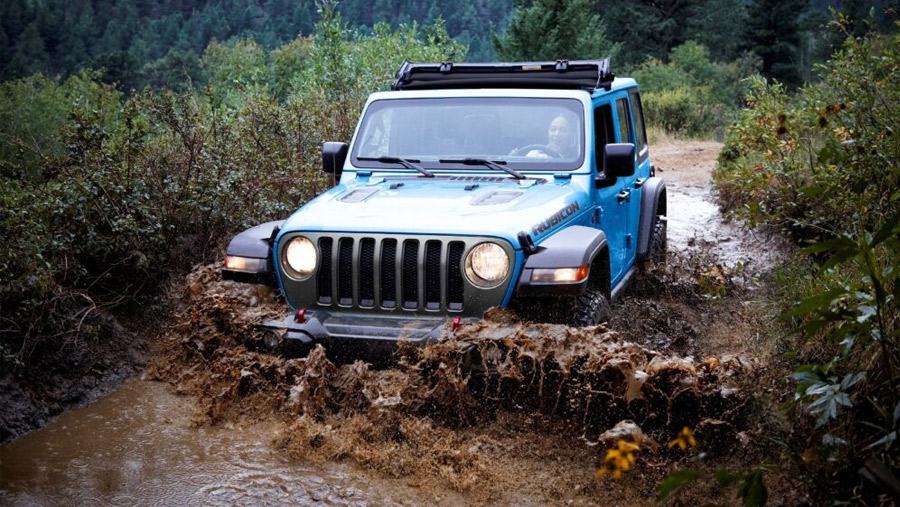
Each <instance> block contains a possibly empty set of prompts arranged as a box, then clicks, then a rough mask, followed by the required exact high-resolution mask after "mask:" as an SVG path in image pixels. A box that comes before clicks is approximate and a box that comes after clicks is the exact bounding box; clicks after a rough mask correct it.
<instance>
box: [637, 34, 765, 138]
mask: <svg viewBox="0 0 900 507" xmlns="http://www.w3.org/2000/svg"><path fill="white" fill-rule="evenodd" d="M752 68H753V60H752V58H751V57H749V56H748V57H745V58H742V59H740V60H737V61H735V62H732V63H730V64H727V65H723V64H717V63H714V62H712V61H711V60H710V56H709V51H708V50H707V48H706V47H705V46H702V45H700V44H698V43H696V42H693V41H688V42H685V43H684V44H682V45H680V46H678V47H676V48H674V49H673V50H672V53H671V54H670V55H669V63H663V62H662V61H660V60H657V59H654V58H651V59H649V60H647V61H645V62H644V63H643V64H641V65H640V66H639V67H638V68H637V69H635V71H634V73H633V75H634V78H635V79H636V80H637V82H638V84H639V85H640V86H641V90H642V99H643V101H644V106H645V107H644V109H645V114H646V116H647V118H646V120H647V123H649V124H650V125H654V126H657V127H660V128H662V129H664V130H665V131H666V132H669V133H673V134H681V135H688V136H697V135H704V134H710V133H715V132H723V131H724V128H725V125H728V124H729V123H731V122H732V121H733V120H734V119H736V118H737V113H738V108H739V106H740V104H741V100H742V98H743V96H744V94H745V93H746V89H745V86H746V85H745V81H744V77H745V76H747V75H749V74H750V73H751V72H752Z"/></svg>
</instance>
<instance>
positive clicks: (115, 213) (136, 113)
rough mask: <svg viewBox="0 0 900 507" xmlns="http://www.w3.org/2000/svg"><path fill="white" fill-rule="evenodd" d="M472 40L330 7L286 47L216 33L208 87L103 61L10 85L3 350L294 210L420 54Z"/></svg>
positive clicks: (103, 308)
mask: <svg viewBox="0 0 900 507" xmlns="http://www.w3.org/2000/svg"><path fill="white" fill-rule="evenodd" d="M463 54H465V48H464V47H461V46H459V45H458V44H456V43H454V42H452V41H451V40H450V39H449V37H448V36H447V34H446V32H445V30H444V28H443V25H442V24H441V23H438V24H437V25H435V26H434V27H426V29H420V28H418V27H416V26H403V27H400V28H399V29H397V30H392V29H390V28H389V27H388V26H387V25H380V26H379V27H377V28H376V30H375V33H374V35H371V36H362V35H359V34H357V33H356V32H353V31H350V30H348V29H347V28H346V26H345V25H344V24H343V23H342V22H341V20H340V18H339V17H337V16H336V15H335V14H334V12H333V11H332V10H330V8H329V9H326V11H325V12H323V19H322V21H321V22H320V23H319V24H318V26H317V33H316V35H315V37H313V38H312V39H298V40H297V41H295V42H293V43H290V44H287V45H285V46H283V47H281V48H278V49H276V50H274V51H271V52H267V51H265V50H263V49H261V47H260V46H259V45H257V44H256V43H254V42H252V41H245V40H239V41H234V42H232V43H229V44H219V43H217V42H213V43H212V44H211V45H210V46H209V48H208V49H207V51H206V52H205V53H204V56H203V60H202V62H201V66H202V69H203V71H204V72H206V73H207V76H206V78H205V80H204V81H205V82H206V85H205V87H204V88H203V89H202V90H195V89H193V88H190V87H188V88H187V89H186V90H184V91H162V92H159V93H157V92H155V91H151V90H149V89H148V90H146V91H144V92H142V93H137V94H134V95H132V96H130V97H124V96H123V95H122V94H121V93H119V92H117V91H116V90H115V89H114V88H112V87H110V86H107V85H103V84H100V83H99V82H98V77H97V76H96V75H91V74H80V75H76V76H74V77H72V78H69V79H67V80H65V81H59V80H54V79H49V78H44V77H41V76H34V77H31V78H28V79H24V80H20V81H13V82H8V83H4V84H2V85H0V87H2V88H0V92H2V93H0V120H2V124H0V204H2V207H0V235H2V237H3V238H5V248H4V249H3V250H0V361H3V362H4V363H10V364H17V365H19V366H27V365H29V364H30V363H31V362H32V359H33V358H34V357H37V356H39V355H40V354H41V353H42V352H44V351H50V352H52V351H53V350H59V349H60V348H61V347H62V346H63V345H64V344H65V343H66V342H67V340H69V339H73V338H76V337H78V336H80V335H83V334H84V333H86V332H92V331H93V330H97V329H99V328H97V326H98V325H99V323H100V322H101V320H98V319H97V317H98V316H100V315H101V314H104V313H105V312H109V311H110V310H113V309H115V308H119V307H123V306H127V305H128V304H129V303H130V302H132V301H133V300H134V298H135V297H137V296H140V295H144V294H153V293H154V289H156V284H157V283H158V282H159V281H160V280H164V279H166V278H167V275H169V274H171V273H174V272H179V271H184V270H186V269H187V268H189V267H190V266H191V265H192V264H193V263H196V262H200V261H205V260H209V259H210V258H212V257H214V256H216V255H217V254H218V253H219V252H221V247H222V246H224V242H225V241H227V239H228V238H230V237H231V235H233V234H234V233H235V232H237V231H240V230H242V229H244V228H246V227H249V226H251V225H255V224H258V223H260V222H262V221H266V220H273V219H279V218H285V217H286V216H287V215H288V214H289V213H290V212H291V211H292V210H294V209H295V208H296V207H297V206H298V205H300V204H301V203H303V202H304V201H306V200H308V199H310V198H312V197H314V196H315V195H316V194H318V193H319V192H321V191H322V190H324V189H326V188H328V186H329V185H330V183H331V182H330V181H329V179H328V178H326V177H325V175H324V174H323V173H322V171H321V167H320V165H321V154H320V150H321V145H322V142H323V141H327V140H336V141H341V140H343V141H347V140H349V137H350V135H351V133H352V130H353V128H354V127H355V125H356V118H357V116H358V114H359V112H360V110H361V107H362V104H363V101H364V100H365V98H366V96H367V95H368V93H369V92H372V91H375V90H377V89H384V88H387V87H388V85H389V83H390V81H391V79H392V78H393V72H394V70H395V69H396V68H397V66H399V64H400V62H401V61H402V60H403V59H404V58H409V59H413V60H416V59H422V60H424V59H428V60H438V61H443V60H450V59H455V58H459V57H460V55H463ZM293 65H297V67H295V68H291V66H293Z"/></svg>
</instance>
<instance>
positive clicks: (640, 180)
mask: <svg viewBox="0 0 900 507" xmlns="http://www.w3.org/2000/svg"><path fill="white" fill-rule="evenodd" d="M645 181H647V180H645V179H644V178H638V179H636V180H634V188H641V187H643V186H644V182H645Z"/></svg>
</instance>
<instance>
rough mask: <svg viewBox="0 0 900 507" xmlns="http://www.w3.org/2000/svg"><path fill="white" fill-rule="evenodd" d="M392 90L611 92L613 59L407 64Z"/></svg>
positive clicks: (407, 62)
mask: <svg viewBox="0 0 900 507" xmlns="http://www.w3.org/2000/svg"><path fill="white" fill-rule="evenodd" d="M396 77H397V80H396V81H394V84H393V85H391V89H392V90H440V89H446V88H555V89H569V90H571V89H576V90H577V89H584V90H589V91H593V90H594V89H596V88H601V87H602V88H605V89H607V90H608V89H609V87H610V86H611V84H612V80H613V77H614V76H613V74H612V72H610V70H609V57H606V58H604V59H602V60H575V61H568V60H557V61H555V62H513V63H452V62H443V63H418V62H410V61H409V60H405V61H404V62H403V64H402V65H400V69H399V70H398V71H397V76H396Z"/></svg>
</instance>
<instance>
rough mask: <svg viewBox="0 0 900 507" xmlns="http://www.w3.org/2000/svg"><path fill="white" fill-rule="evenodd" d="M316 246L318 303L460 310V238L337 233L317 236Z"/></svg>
mask: <svg viewBox="0 0 900 507" xmlns="http://www.w3.org/2000/svg"><path fill="white" fill-rule="evenodd" d="M335 244H336V246H337V248H335ZM318 248H319V259H320V261H319V272H318V275H317V276H316V288H315V291H316V302H317V303H318V304H319V305H322V306H330V305H333V304H334V303H335V302H336V303H337V305H338V306H340V307H354V308H382V309H385V310H391V309H394V308H396V307H397V306H398V305H399V306H401V307H402V308H403V309H405V310H420V309H424V310H426V311H441V310H450V311H462V310H463V306H464V305H463V303H464V301H463V298H464V293H465V290H464V285H463V274H462V257H463V253H464V251H465V243H464V242H463V241H456V240H450V239H447V240H437V239H428V240H427V241H420V240H418V239H395V238H371V237H361V238H360V237H358V236H357V237H349V236H343V237H340V236H339V237H320V238H319V240H318ZM335 294H336V295H337V297H336V298H335V297H334V295H335Z"/></svg>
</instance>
